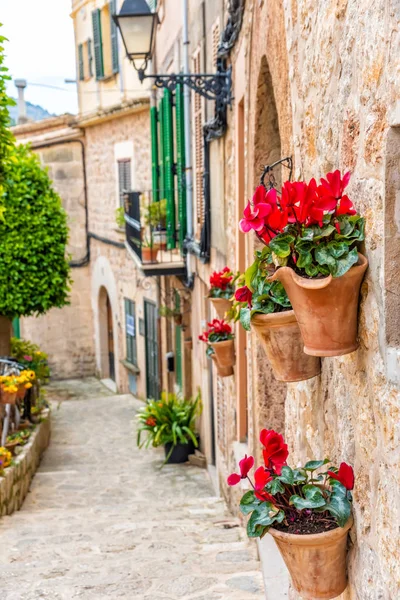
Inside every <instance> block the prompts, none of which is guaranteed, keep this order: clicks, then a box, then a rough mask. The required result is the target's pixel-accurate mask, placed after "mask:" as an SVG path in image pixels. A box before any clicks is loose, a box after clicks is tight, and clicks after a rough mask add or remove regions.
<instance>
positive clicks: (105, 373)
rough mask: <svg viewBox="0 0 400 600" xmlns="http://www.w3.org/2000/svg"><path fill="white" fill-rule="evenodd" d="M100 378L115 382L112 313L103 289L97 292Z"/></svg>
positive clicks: (106, 294) (108, 299) (105, 291)
mask: <svg viewBox="0 0 400 600" xmlns="http://www.w3.org/2000/svg"><path fill="white" fill-rule="evenodd" d="M99 333H100V369H101V373H100V376H101V378H102V379H111V380H112V381H115V349H114V326H113V312H112V307H111V302H110V297H109V295H108V293H107V290H106V288H105V287H101V288H100V292H99Z"/></svg>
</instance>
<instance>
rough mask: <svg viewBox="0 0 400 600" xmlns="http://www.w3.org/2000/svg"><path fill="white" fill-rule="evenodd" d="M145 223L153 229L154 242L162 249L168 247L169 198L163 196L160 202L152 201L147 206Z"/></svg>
mask: <svg viewBox="0 0 400 600" xmlns="http://www.w3.org/2000/svg"><path fill="white" fill-rule="evenodd" d="M144 221H145V224H146V225H147V226H148V227H151V229H152V235H153V239H154V242H155V243H156V244H158V246H159V248H160V250H165V249H166V248H167V233H166V227H167V200H166V199H165V198H163V199H162V200H160V201H159V202H151V203H150V204H149V205H148V206H147V211H146V213H145V217H144Z"/></svg>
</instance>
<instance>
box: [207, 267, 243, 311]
mask: <svg viewBox="0 0 400 600" xmlns="http://www.w3.org/2000/svg"><path fill="white" fill-rule="evenodd" d="M235 281H236V277H235V276H234V275H233V273H232V271H231V270H230V268H229V267H224V268H223V269H222V271H214V273H213V274H212V275H211V276H210V291H209V293H208V297H209V298H210V300H211V302H212V304H213V306H214V308H215V310H216V312H217V315H218V316H219V318H220V319H223V318H224V317H225V314H226V313H227V312H228V311H229V310H230V309H231V308H232V297H233V294H234V292H235Z"/></svg>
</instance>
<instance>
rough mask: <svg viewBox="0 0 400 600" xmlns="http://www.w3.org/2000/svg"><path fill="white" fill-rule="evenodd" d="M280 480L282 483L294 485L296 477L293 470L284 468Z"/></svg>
mask: <svg viewBox="0 0 400 600" xmlns="http://www.w3.org/2000/svg"><path fill="white" fill-rule="evenodd" d="M279 479H280V481H282V483H287V484H288V485H293V483H294V475H293V471H292V469H291V468H290V467H282V474H281V475H280V476H279Z"/></svg>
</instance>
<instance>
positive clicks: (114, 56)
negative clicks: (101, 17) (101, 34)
mask: <svg viewBox="0 0 400 600" xmlns="http://www.w3.org/2000/svg"><path fill="white" fill-rule="evenodd" d="M115 14H117V0H111V2H110V21H111V23H110V30H111V63H112V72H113V73H118V71H119V60H118V27H117V25H116V24H115V21H114V19H113V15H115Z"/></svg>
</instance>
